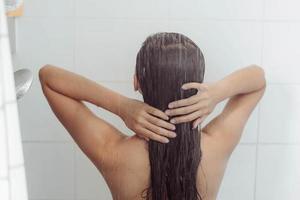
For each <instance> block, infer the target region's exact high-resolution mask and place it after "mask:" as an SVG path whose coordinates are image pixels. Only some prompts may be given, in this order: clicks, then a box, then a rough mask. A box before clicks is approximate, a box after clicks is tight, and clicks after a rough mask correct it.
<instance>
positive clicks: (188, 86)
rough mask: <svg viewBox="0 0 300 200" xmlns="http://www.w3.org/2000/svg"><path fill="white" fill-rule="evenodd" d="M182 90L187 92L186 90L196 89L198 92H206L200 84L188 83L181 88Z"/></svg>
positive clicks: (203, 85) (205, 88) (204, 87)
mask: <svg viewBox="0 0 300 200" xmlns="http://www.w3.org/2000/svg"><path fill="white" fill-rule="evenodd" d="M181 88H182V89H184V90H188V89H192V88H195V89H198V90H207V87H206V86H205V84H202V83H198V82H189V83H185V84H183V85H182V86H181Z"/></svg>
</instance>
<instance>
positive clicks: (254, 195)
mask: <svg viewBox="0 0 300 200" xmlns="http://www.w3.org/2000/svg"><path fill="white" fill-rule="evenodd" d="M262 4H263V10H262V22H261V23H262V24H261V49H260V50H261V52H260V63H261V65H263V52H264V40H265V21H264V20H265V9H266V8H265V7H266V6H265V5H266V0H263V2H262ZM261 105H262V104H261V102H259V105H258V115H257V130H256V131H257V138H256V146H255V165H254V188H253V199H254V200H256V196H257V170H258V150H259V148H258V147H259V145H258V144H259V138H260V115H261Z"/></svg>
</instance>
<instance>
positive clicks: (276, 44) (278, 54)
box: [262, 21, 300, 84]
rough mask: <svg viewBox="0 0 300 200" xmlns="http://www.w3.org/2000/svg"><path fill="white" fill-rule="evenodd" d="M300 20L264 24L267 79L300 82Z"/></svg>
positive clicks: (277, 81)
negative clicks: (299, 39)
mask: <svg viewBox="0 0 300 200" xmlns="http://www.w3.org/2000/svg"><path fill="white" fill-rule="evenodd" d="M299 22H300V21H297V22H293V21H288V22H267V23H265V24H264V42H263V47H264V48H263V55H264V56H263V60H262V63H263V66H264V67H265V69H266V72H267V73H266V74H267V80H268V81H269V82H275V83H298V84H299V83H300V81H299V77H298V76H297V74H298V72H299V65H300V60H299V57H300V46H299V41H298V38H299V35H300V23H299Z"/></svg>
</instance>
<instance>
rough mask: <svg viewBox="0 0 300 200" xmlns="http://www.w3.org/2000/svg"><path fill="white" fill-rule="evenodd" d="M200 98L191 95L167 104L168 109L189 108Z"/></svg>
mask: <svg viewBox="0 0 300 200" xmlns="http://www.w3.org/2000/svg"><path fill="white" fill-rule="evenodd" d="M199 99H200V97H199V96H198V95H193V96H191V97H189V98H185V99H181V100H178V101H173V102H171V103H169V105H168V107H169V108H176V107H182V106H189V105H192V104H195V103H197V102H198V101H199Z"/></svg>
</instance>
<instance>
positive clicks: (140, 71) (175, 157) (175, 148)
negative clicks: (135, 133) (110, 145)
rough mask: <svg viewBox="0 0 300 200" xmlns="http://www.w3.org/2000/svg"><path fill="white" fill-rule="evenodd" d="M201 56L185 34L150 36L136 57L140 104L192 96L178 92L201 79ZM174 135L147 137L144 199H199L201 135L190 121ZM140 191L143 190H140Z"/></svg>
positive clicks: (165, 105)
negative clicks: (148, 178)
mask: <svg viewBox="0 0 300 200" xmlns="http://www.w3.org/2000/svg"><path fill="white" fill-rule="evenodd" d="M204 72H205V62H204V57H203V54H202V52H201V50H200V49H199V47H198V46H197V45H196V44H195V43H194V42H193V41H192V40H191V39H189V38H188V37H187V36H185V35H183V34H180V33H173V32H159V33H155V34H152V35H150V36H148V37H147V38H146V40H145V41H144V42H143V44H142V47H141V49H140V50H139V52H138V54H137V58H136V75H137V79H138V81H139V84H140V87H141V91H142V94H143V99H144V102H145V103H147V104H149V105H151V106H153V107H156V108H158V109H160V110H162V111H165V110H166V109H167V108H168V104H169V103H170V102H171V101H175V100H179V99H183V98H187V97H190V96H191V95H194V94H196V92H197V90H196V89H190V90H182V89H181V86H182V84H184V83H187V82H199V83H202V82H203V78H204ZM175 131H176V134H177V137H176V138H170V142H169V143H166V144H164V143H160V142H156V141H154V140H150V141H149V160H150V166H151V185H150V187H149V188H146V189H145V191H146V199H152V200H166V199H168V200H196V199H197V200H199V199H200V200H201V199H202V198H201V195H200V194H199V192H198V191H197V186H196V179H197V169H198V166H199V163H200V161H201V157H202V152H201V147H200V139H201V135H200V133H199V131H198V130H197V129H192V122H188V123H181V124H176V130H175ZM145 191H144V192H145Z"/></svg>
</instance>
